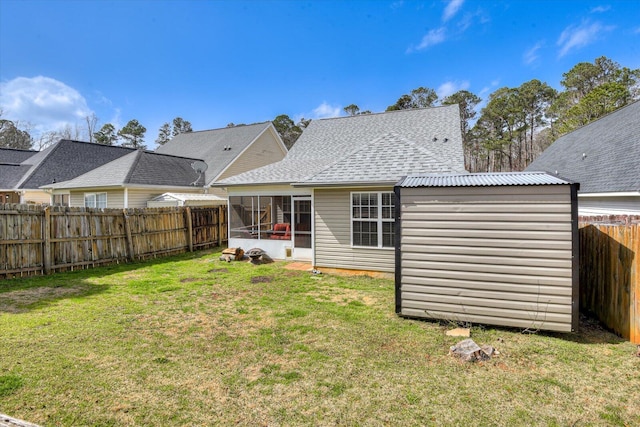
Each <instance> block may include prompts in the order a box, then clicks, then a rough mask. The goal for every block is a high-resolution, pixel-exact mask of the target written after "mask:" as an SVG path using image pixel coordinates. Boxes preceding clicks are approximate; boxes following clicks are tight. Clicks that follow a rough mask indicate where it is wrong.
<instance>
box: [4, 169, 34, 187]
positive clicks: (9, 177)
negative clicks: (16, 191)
mask: <svg viewBox="0 0 640 427" xmlns="http://www.w3.org/2000/svg"><path fill="white" fill-rule="evenodd" d="M30 168H31V167H30V166H29V165H16V164H1V163H0V190H11V189H13V188H15V186H16V184H17V183H18V182H19V181H20V179H21V178H22V177H23V176H24V174H25V173H27V172H28V171H29V169H30Z"/></svg>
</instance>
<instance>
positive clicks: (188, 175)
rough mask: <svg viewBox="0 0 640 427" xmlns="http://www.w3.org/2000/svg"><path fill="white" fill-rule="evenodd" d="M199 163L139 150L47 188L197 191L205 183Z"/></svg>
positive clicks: (46, 186)
mask: <svg viewBox="0 0 640 427" xmlns="http://www.w3.org/2000/svg"><path fill="white" fill-rule="evenodd" d="M198 160H199V159H189V158H185V157H177V156H169V155H164V154H158V153H153V152H150V151H142V150H135V151H134V152H132V153H130V154H127V155H126V156H123V157H121V158H119V159H116V160H114V161H112V162H110V163H107V164H106V165H103V166H101V167H99V168H96V169H94V170H92V171H90V172H87V173H86V174H84V175H81V176H79V177H77V178H74V179H72V180H69V181H65V182H60V183H55V184H48V185H45V186H43V188H53V189H63V188H64V189H71V188H97V187H125V186H135V185H141V186H150V185H151V186H164V187H189V186H191V187H196V186H194V185H192V184H193V183H194V182H196V181H198V183H197V184H198V185H197V187H201V186H202V185H203V184H204V182H203V180H202V179H201V178H200V179H198V178H199V174H198V173H196V172H195V171H194V170H193V168H192V167H191V164H192V163H193V162H195V161H198Z"/></svg>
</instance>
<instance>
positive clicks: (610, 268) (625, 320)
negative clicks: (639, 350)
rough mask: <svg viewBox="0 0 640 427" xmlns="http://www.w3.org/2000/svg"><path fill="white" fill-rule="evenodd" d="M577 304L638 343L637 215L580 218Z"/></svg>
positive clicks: (639, 236)
mask: <svg viewBox="0 0 640 427" xmlns="http://www.w3.org/2000/svg"><path fill="white" fill-rule="evenodd" d="M579 235H580V308H581V310H586V311H588V312H591V313H593V314H595V315H596V316H597V317H598V319H600V321H602V322H603V323H604V324H605V325H606V326H607V327H609V328H610V329H612V330H613V331H615V332H616V333H618V334H619V335H620V336H622V337H623V338H626V339H628V340H630V341H631V342H633V343H637V344H640V271H638V266H639V265H640V260H639V259H638V258H639V257H640V216H635V217H634V216H622V217H621V216H615V217H609V216H606V217H581V218H580V230H579Z"/></svg>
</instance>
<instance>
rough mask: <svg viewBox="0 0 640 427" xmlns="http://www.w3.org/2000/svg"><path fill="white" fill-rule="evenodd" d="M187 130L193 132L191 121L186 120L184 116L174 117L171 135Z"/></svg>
mask: <svg viewBox="0 0 640 427" xmlns="http://www.w3.org/2000/svg"><path fill="white" fill-rule="evenodd" d="M187 132H193V129H192V128H191V123H190V122H188V121H186V120H184V119H183V118H182V117H176V118H175V119H173V130H172V131H171V136H176V135H179V134H181V133H187Z"/></svg>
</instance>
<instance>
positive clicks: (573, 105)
mask: <svg viewBox="0 0 640 427" xmlns="http://www.w3.org/2000/svg"><path fill="white" fill-rule="evenodd" d="M562 77H563V79H562V81H561V82H560V83H561V84H562V86H564V88H565V91H564V92H562V93H560V95H559V96H558V97H557V98H556V101H555V102H554V103H553V105H551V107H550V108H549V116H551V117H553V118H554V121H555V123H554V124H553V131H554V132H553V134H554V137H555V138H557V137H558V136H560V135H561V134H563V133H567V132H571V131H572V130H574V129H576V127H578V126H582V125H585V124H587V123H589V122H591V121H593V120H596V119H598V118H600V117H602V116H603V115H605V114H608V113H610V112H612V111H615V110H616V109H618V108H620V107H623V106H625V105H627V104H629V103H630V102H633V101H634V100H637V99H638V98H639V96H640V92H639V87H638V81H639V80H640V69H635V70H632V69H630V68H628V67H622V66H620V64H618V63H617V62H615V61H612V60H611V59H609V58H607V57H606V56H601V57H599V58H596V59H595V60H594V62H593V63H589V62H580V63H578V64H576V65H575V66H574V67H573V68H571V70H569V71H568V72H566V73H564V74H562ZM593 92H595V93H593ZM592 93H593V94H592Z"/></svg>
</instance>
